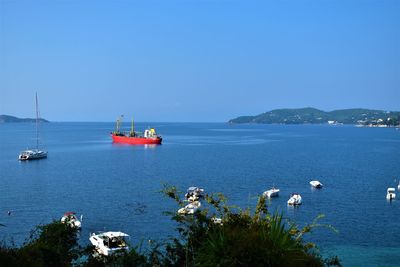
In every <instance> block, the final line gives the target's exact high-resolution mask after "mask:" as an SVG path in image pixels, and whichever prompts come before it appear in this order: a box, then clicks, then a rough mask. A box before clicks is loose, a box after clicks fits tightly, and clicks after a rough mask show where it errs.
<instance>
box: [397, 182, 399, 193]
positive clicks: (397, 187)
mask: <svg viewBox="0 0 400 267" xmlns="http://www.w3.org/2000/svg"><path fill="white" fill-rule="evenodd" d="M397 190H399V191H400V182H399V185H398V186H397Z"/></svg>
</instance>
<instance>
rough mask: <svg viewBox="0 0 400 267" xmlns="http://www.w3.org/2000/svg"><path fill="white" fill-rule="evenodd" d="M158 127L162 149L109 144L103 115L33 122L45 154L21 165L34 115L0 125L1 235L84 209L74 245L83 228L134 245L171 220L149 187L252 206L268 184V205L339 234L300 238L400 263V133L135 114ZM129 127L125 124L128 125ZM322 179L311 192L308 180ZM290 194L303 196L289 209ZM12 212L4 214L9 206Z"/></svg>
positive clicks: (16, 236)
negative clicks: (126, 237)
mask: <svg viewBox="0 0 400 267" xmlns="http://www.w3.org/2000/svg"><path fill="white" fill-rule="evenodd" d="M147 126H153V127H155V128H156V129H157V131H158V132H159V133H161V134H162V135H163V138H164V142H163V145H161V146H156V147H144V146H126V145H116V144H112V142H111V138H110V136H109V132H110V131H111V130H113V128H114V124H113V123H49V124H42V132H43V134H42V137H43V141H44V144H45V146H46V148H47V149H48V151H49V157H48V158H47V159H44V160H39V161H31V162H19V161H18V160H17V156H18V153H19V152H20V151H21V150H23V149H25V148H26V147H27V146H29V145H30V144H34V125H33V124H0V184H1V186H0V223H2V224H5V225H6V227H0V238H1V239H2V240H6V241H7V242H12V241H13V242H15V243H16V244H17V245H20V244H22V243H23V242H24V240H25V239H26V238H27V237H28V235H29V232H30V230H32V229H33V228H34V226H35V225H38V224H43V223H49V222H50V221H51V220H53V219H59V218H60V217H61V216H62V214H63V213H64V212H66V211H76V212H77V213H78V214H83V230H82V232H81V240H82V242H83V243H84V244H85V243H88V236H89V233H90V232H94V231H101V230H121V231H124V232H127V233H129V234H130V235H131V242H132V243H139V242H141V241H145V240H148V239H157V240H160V239H162V238H163V237H167V236H168V235H170V234H171V233H172V232H171V231H172V230H173V229H174V224H173V223H172V222H171V220H170V219H169V218H168V217H166V216H164V215H163V214H162V212H163V211H172V210H175V209H176V207H175V206H174V203H172V202H171V201H170V200H169V199H165V198H164V197H163V196H162V195H161V194H160V193H159V191H160V190H161V188H162V184H163V183H169V184H172V185H176V186H178V187H179V188H180V189H181V190H182V191H184V190H186V188H187V187H189V186H192V185H197V186H201V187H204V188H205V189H206V191H207V192H223V193H224V194H225V195H226V196H227V197H228V198H229V201H230V203H231V204H235V205H239V206H241V207H248V206H253V205H254V204H255V202H256V197H257V195H258V194H261V193H262V192H263V191H265V190H267V189H269V187H271V186H273V185H275V186H276V187H278V188H280V189H281V195H280V197H279V198H276V199H273V201H272V202H271V203H270V206H269V208H270V210H271V211H275V210H277V211H279V212H282V213H283V214H284V215H285V216H286V217H288V218H290V219H293V220H294V221H296V222H297V223H298V224H299V225H304V224H305V223H308V222H311V221H312V220H313V219H314V218H315V217H316V216H318V215H319V214H325V215H326V217H325V218H324V219H323V220H321V221H320V222H321V223H326V224H331V225H333V226H334V227H335V228H336V229H337V230H338V231H339V232H338V233H334V232H332V231H331V230H328V229H323V228H321V229H318V230H315V231H314V232H313V233H312V234H311V235H310V238H311V240H312V241H315V242H317V243H318V244H319V247H320V249H321V251H322V252H323V253H324V254H325V255H338V256H339V257H340V258H341V259H342V260H343V263H344V266H400V257H399V255H400V192H399V191H397V193H398V198H399V199H398V200H394V201H392V202H391V203H390V202H388V201H386V198H385V197H386V189H387V187H389V186H390V187H396V189H397V184H398V182H399V179H400V130H396V129H383V128H381V129H377V128H356V127H352V126H327V125H326V126H322V125H317V126H316V125H298V126H284V125H228V124H223V123H151V124H148V123H138V124H137V128H138V129H144V128H145V127H147ZM126 127H127V128H128V125H126ZM312 179H318V180H320V181H321V182H322V183H323V184H324V185H325V187H324V188H323V189H322V190H312V189H311V188H310V186H309V184H308V183H309V181H310V180H312ZM292 192H298V193H300V194H301V195H302V197H303V205H302V206H301V207H299V208H289V207H287V205H286V201H287V199H288V196H289V194H290V193H292ZM7 211H11V215H10V216H9V215H7Z"/></svg>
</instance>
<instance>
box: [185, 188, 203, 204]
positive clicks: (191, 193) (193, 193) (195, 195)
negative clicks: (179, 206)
mask: <svg viewBox="0 0 400 267" xmlns="http://www.w3.org/2000/svg"><path fill="white" fill-rule="evenodd" d="M203 197H204V189H203V188H199V187H196V186H191V187H189V188H188V190H187V191H186V194H185V198H186V200H187V201H189V202H194V201H198V200H199V199H201V198H203Z"/></svg>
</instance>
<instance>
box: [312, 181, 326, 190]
mask: <svg viewBox="0 0 400 267" xmlns="http://www.w3.org/2000/svg"><path fill="white" fill-rule="evenodd" d="M310 185H311V186H312V187H314V188H322V186H323V184H322V183H321V182H320V181H317V180H314V181H311V182H310Z"/></svg>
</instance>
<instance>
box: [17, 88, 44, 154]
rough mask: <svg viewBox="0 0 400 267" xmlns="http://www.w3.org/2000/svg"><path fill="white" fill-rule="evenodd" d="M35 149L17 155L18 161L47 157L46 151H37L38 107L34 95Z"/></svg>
mask: <svg viewBox="0 0 400 267" xmlns="http://www.w3.org/2000/svg"><path fill="white" fill-rule="evenodd" d="M35 100H36V122H35V124H36V148H34V149H27V150H24V151H22V152H21V154H19V157H18V159H19V160H31V159H43V158H46V157H47V151H45V150H40V149H39V105H38V98H37V93H36V98H35Z"/></svg>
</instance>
